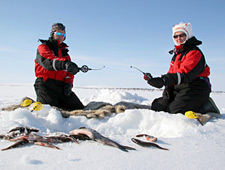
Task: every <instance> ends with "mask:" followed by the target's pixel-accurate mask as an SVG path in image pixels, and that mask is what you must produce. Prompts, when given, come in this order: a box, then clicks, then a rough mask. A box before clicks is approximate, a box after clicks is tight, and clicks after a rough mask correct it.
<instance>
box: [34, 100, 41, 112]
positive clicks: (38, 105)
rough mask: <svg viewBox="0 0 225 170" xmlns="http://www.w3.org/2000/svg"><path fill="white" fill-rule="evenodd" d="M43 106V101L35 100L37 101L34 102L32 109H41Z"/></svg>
mask: <svg viewBox="0 0 225 170" xmlns="http://www.w3.org/2000/svg"><path fill="white" fill-rule="evenodd" d="M42 108H43V105H42V103H41V102H35V103H34V104H33V109H32V111H33V110H36V111H40V110H41V109H42Z"/></svg>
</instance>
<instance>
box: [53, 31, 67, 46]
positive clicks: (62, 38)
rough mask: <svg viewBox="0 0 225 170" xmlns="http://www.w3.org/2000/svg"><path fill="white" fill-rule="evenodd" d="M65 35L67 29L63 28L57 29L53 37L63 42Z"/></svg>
mask: <svg viewBox="0 0 225 170" xmlns="http://www.w3.org/2000/svg"><path fill="white" fill-rule="evenodd" d="M60 34H61V35H60ZM63 35H66V33H65V31H63V30H57V31H55V32H54V34H53V39H54V40H58V41H59V43H60V44H61V43H62V42H63V41H64V39H65V37H64V36H63Z"/></svg>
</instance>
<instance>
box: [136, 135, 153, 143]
mask: <svg viewBox="0 0 225 170" xmlns="http://www.w3.org/2000/svg"><path fill="white" fill-rule="evenodd" d="M136 137H145V138H146V140H148V141H150V142H156V141H157V138H156V137H154V136H151V135H147V134H139V135H136Z"/></svg>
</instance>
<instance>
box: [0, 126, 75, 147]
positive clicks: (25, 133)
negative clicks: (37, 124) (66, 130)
mask: <svg viewBox="0 0 225 170" xmlns="http://www.w3.org/2000/svg"><path fill="white" fill-rule="evenodd" d="M36 132H39V130H38V129H34V128H28V127H16V128H14V129H12V130H10V131H9V132H8V134H7V135H0V139H6V140H9V141H13V142H16V143H14V144H13V145H11V146H9V147H7V148H4V149H2V151H5V150H8V149H11V148H16V147H20V146H21V145H26V144H35V145H40V146H45V147H49V148H55V149H60V148H59V147H57V146H54V145H53V144H51V143H63V142H69V141H73V142H75V143H78V142H77V141H76V139H74V138H73V137H70V136H69V135H66V134H65V135H59V136H40V135H38V134H37V133H36Z"/></svg>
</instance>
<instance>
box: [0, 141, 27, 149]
mask: <svg viewBox="0 0 225 170" xmlns="http://www.w3.org/2000/svg"><path fill="white" fill-rule="evenodd" d="M28 143H29V141H28V140H26V139H21V140H19V141H17V142H16V143H14V144H13V145H11V146H9V147H7V148H4V149H2V151H5V150H8V149H11V148H17V147H19V146H22V145H26V144H28Z"/></svg>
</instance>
